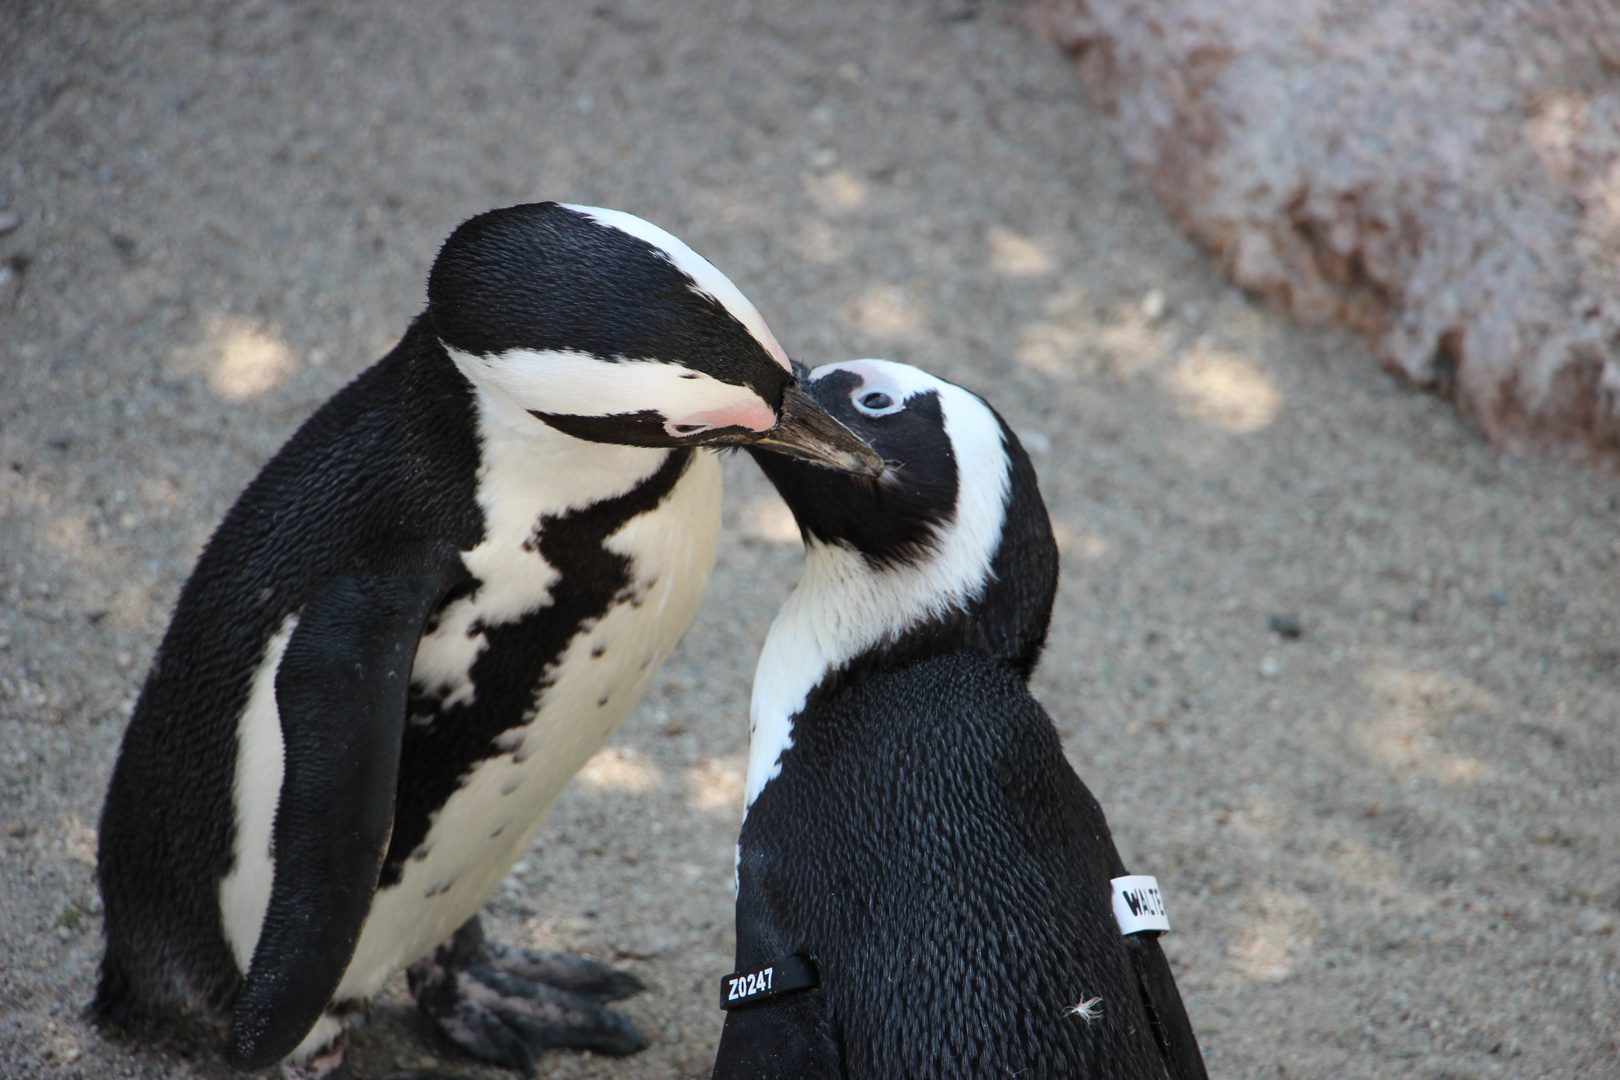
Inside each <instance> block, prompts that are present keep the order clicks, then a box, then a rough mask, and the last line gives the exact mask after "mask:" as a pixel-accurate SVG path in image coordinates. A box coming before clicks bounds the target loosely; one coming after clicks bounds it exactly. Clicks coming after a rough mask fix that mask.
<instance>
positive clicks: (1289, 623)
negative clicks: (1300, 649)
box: [1266, 611, 1305, 641]
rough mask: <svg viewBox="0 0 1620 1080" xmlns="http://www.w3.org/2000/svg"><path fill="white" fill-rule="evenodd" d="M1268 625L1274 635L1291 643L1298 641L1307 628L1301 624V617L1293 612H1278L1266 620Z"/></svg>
mask: <svg viewBox="0 0 1620 1080" xmlns="http://www.w3.org/2000/svg"><path fill="white" fill-rule="evenodd" d="M1266 625H1267V626H1269V627H1271V632H1272V633H1274V634H1276V635H1277V636H1278V637H1282V638H1287V639H1288V640H1289V641H1298V640H1299V636H1300V635H1301V634H1303V633H1304V632H1305V628H1304V627H1303V626H1301V625H1300V623H1299V616H1298V615H1296V614H1294V613H1293V612H1292V611H1279V612H1277V614H1275V615H1273V616H1272V617H1271V618H1269V619H1267V620H1266Z"/></svg>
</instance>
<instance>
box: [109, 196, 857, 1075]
mask: <svg viewBox="0 0 1620 1080" xmlns="http://www.w3.org/2000/svg"><path fill="white" fill-rule="evenodd" d="M741 445H750V446H757V447H767V448H769V449H770V451H772V452H776V453H782V454H787V455H797V456H798V457H799V458H800V459H803V460H806V461H814V462H818V463H819V464H820V465H821V466H830V467H831V468H836V469H845V470H851V471H856V472H863V471H864V472H867V473H869V474H875V473H876V472H879V471H881V468H882V462H881V460H880V459H878V458H877V457H876V456H875V455H874V454H873V453H872V452H871V451H870V450H869V449H868V448H867V447H865V446H864V444H862V443H861V442H860V441H859V440H858V439H856V438H854V437H853V436H852V435H850V434H849V432H848V431H846V430H845V429H843V428H842V427H841V426H840V425H839V424H838V423H837V422H836V421H833V420H832V419H831V418H830V417H829V416H827V414H826V413H825V411H824V410H822V409H821V408H820V407H819V406H817V405H815V404H814V402H812V401H811V400H810V398H809V397H808V396H807V395H806V394H805V393H804V392H803V390H802V389H801V388H800V387H799V386H798V384H797V382H796V380H795V378H794V376H793V373H792V370H791V365H790V364H789V362H788V359H787V357H786V355H785V354H784V353H783V351H782V348H781V347H780V346H779V345H778V344H777V342H776V339H775V338H774V337H773V336H772V334H771V332H770V330H769V329H768V328H767V327H766V325H765V322H764V320H763V319H761V318H760V315H759V313H758V311H756V310H755V308H754V306H753V305H752V304H750V303H749V302H748V300H747V299H746V298H744V296H743V295H742V293H741V292H739V291H738V289H737V287H736V286H735V285H733V284H732V283H731V282H730V281H729V280H727V279H726V277H724V276H723V275H722V274H721V273H720V272H719V271H718V270H716V269H715V268H714V267H713V266H711V265H710V264H709V263H708V262H706V261H705V260H704V259H702V258H701V257H700V256H698V255H697V254H696V253H695V252H694V251H692V249H690V248H689V247H687V246H686V245H685V244H683V243H682V242H681V241H679V240H677V239H676V238H675V237H673V236H671V235H670V234H668V233H667V232H664V231H663V230H662V229H659V228H657V227H655V226H653V225H651V224H649V223H647V222H645V221H642V220H641V219H639V218H636V217H632V216H631V215H629V214H626V213H622V212H618V211H614V210H602V209H596V208H592V207H583V206H566V205H559V204H555V203H540V204H535V205H526V206H514V207H509V208H506V209H501V210H494V211H490V212H489V213H485V214H482V215H479V216H478V217H474V218H472V219H471V220H469V221H467V222H465V223H464V224H462V225H461V226H460V227H459V228H457V229H456V230H455V232H454V234H453V235H451V237H450V238H449V240H448V241H446V243H445V245H444V247H443V249H442V250H441V251H440V252H439V255H438V258H437V260H436V261H435V263H434V265H433V268H432V271H431V274H430V276H429V280H428V304H427V308H426V310H425V311H424V312H423V314H421V315H420V316H419V317H417V318H416V319H415V321H414V322H413V323H412V324H411V326H410V327H409V329H408V330H407V331H406V332H405V335H404V337H403V338H402V339H401V341H400V342H399V344H398V345H397V346H396V347H395V348H394V349H393V351H391V352H390V353H389V354H388V355H387V356H385V357H384V358H383V359H382V360H380V361H379V362H378V363H377V364H376V365H374V366H373V367H371V368H370V369H368V370H367V371H365V372H364V373H363V374H361V375H360V376H359V377H358V378H357V379H356V380H355V381H354V382H353V383H351V384H350V385H349V386H347V387H346V388H345V389H343V390H341V391H339V392H338V393H337V395H336V396H334V397H333V398H332V399H331V400H330V401H329V402H327V403H326V404H325V405H324V406H323V407H322V408H321V409H319V410H318V411H317V412H316V413H315V414H314V415H313V416H312V417H311V418H310V419H309V420H308V421H307V422H306V423H305V424H304V425H303V426H302V427H301V428H300V429H299V430H298V431H297V433H296V434H294V435H293V437H292V438H291V439H290V440H289V441H288V442H287V444H286V445H285V446H284V447H283V448H282V449H281V450H280V452H278V453H277V454H276V455H275V457H274V458H273V459H272V460H271V461H270V463H269V464H267V465H266V466H265V467H264V469H263V471H262V472H261V473H260V474H259V476H258V477H257V478H256V479H255V480H254V481H253V482H252V483H251V484H250V485H249V486H248V487H247V489H246V490H245V491H244V492H243V494H242V495H241V497H240V498H239V499H238V500H237V502H236V504H235V505H234V506H233V507H232V509H231V510H230V512H229V513H228V514H227V515H226V516H225V519H224V521H223V523H221V525H220V526H219V528H218V530H217V531H216V532H215V534H214V536H213V538H212V539H211V540H210V542H209V544H208V546H207V548H206V550H205V551H204V552H203V554H202V557H201V558H200V559H199V561H198V563H197V566H196V568H195V570H194V571H193V573H192V575H191V577H190V579H189V580H188V581H187V582H186V584H185V586H184V588H183V589H182V591H181V594H180V599H179V602H178V604H177V606H176V608H175V612H174V616H173V619H172V621H171V622H170V625H169V628H168V631H167V633H166V634H165V636H164V638H163V642H162V645H161V647H160V648H159V650H158V653H157V656H156V658H155V660H154V661H153V665H152V669H151V671H150V673H149V674H148V676H147V679H146V683H145V686H144V689H143V690H142V693H141V695H140V699H139V701H138V703H137V705H136V708H135V712H134V715H133V717H132V719H131V721H130V724H129V728H128V731H127V732H126V734H125V736H124V742H123V746H122V749H121V751H120V754H119V758H118V762H117V765H116V767H115V769H114V771H113V777H112V782H111V785H110V788H109V790H108V793H107V801H106V806H105V809H104V811H103V813H102V819H101V834H100V856H99V871H98V876H99V880H100V885H101V890H102V895H103V897H104V903H105V933H106V954H105V957H104V959H103V962H102V971H101V981H100V986H99V988H98V991H97V995H96V999H95V1001H94V1002H93V1004H92V1005H91V1010H90V1011H91V1014H92V1015H93V1016H95V1017H98V1018H101V1019H104V1020H107V1019H117V1018H119V1017H121V1016H124V1015H127V1014H130V1013H132V1012H150V1011H154V1010H165V1009H168V1008H173V1007H182V1008H184V1007H200V1008H202V1009H203V1010H204V1011H206V1012H208V1013H210V1014H212V1015H214V1016H216V1017H220V1018H225V1017H229V1018H230V1035H229V1041H228V1044H227V1048H226V1060H227V1061H228V1062H229V1063H230V1064H231V1065H233V1066H235V1067H237V1068H241V1069H258V1068H262V1067H264V1066H266V1065H270V1064H273V1063H275V1062H276V1061H278V1060H282V1059H288V1062H287V1064H286V1065H285V1068H286V1070H287V1071H289V1072H290V1073H294V1074H298V1073H302V1074H310V1075H320V1074H321V1073H323V1072H324V1071H330V1070H332V1069H335V1068H338V1067H339V1066H340V1065H341V1054H342V1047H343V1037H342V1032H343V1023H344V1018H345V1016H346V1015H347V1014H349V1013H351V1012H354V1011H356V1010H358V1009H359V1008H361V1007H363V1005H364V1002H365V1000H366V998H367V997H368V996H369V995H371V994H373V993H375V992H376V991H377V989H378V988H379V987H380V986H381V984H382V982H383V980H384V979H386V978H387V977H388V976H389V975H390V974H391V973H393V972H395V971H397V970H399V969H400V968H402V967H405V966H407V965H412V964H417V967H415V968H413V969H412V971H411V976H412V983H413V990H414V991H415V992H416V995H417V999H418V1002H419V1003H420V1005H421V1006H422V1008H423V1009H424V1011H426V1012H428V1013H429V1015H431V1016H433V1017H434V1019H436V1020H437V1021H438V1022H439V1024H440V1026H441V1027H442V1028H443V1029H444V1030H445V1031H446V1033H447V1034H449V1035H450V1037H451V1038H453V1039H455V1040H456V1041H457V1042H458V1043H459V1044H460V1045H462V1046H463V1047H465V1048H467V1049H468V1050H470V1051H471V1052H473V1053H475V1054H479V1055H481V1056H484V1057H486V1058H489V1059H492V1060H495V1061H498V1062H503V1063H505V1064H508V1065H511V1066H513V1067H517V1068H523V1069H528V1068H529V1067H530V1063H531V1059H532V1057H533V1055H534V1054H535V1053H536V1052H537V1051H539V1050H540V1049H541V1048H544V1047H548V1046H558V1045H561V1046H581V1047H589V1048H592V1049H594V1050H597V1051H599V1052H603V1053H610V1054H620V1053H628V1052H632V1051H634V1050H637V1049H639V1048H640V1047H642V1046H643V1045H645V1043H644V1040H643V1039H642V1037H641V1036H640V1034H639V1033H638V1032H636V1030H635V1029H634V1028H633V1027H632V1026H631V1025H630V1024H628V1023H627V1022H626V1021H624V1020H623V1019H622V1018H620V1017H618V1016H616V1015H614V1014H612V1013H610V1012H608V1011H606V1010H605V1009H603V1008H602V1007H601V1005H602V1002H604V1001H607V1000H611V999H613V998H616V997H622V996H624V995H625V994H628V993H632V992H634V991H635V990H637V989H639V988H640V984H639V983H638V982H637V981H636V980H635V979H634V978H633V977H631V976H629V975H626V974H623V973H618V972H614V971H612V970H611V969H608V968H606V967H604V966H602V965H593V964H591V963H589V962H586V961H580V960H576V959H574V958H570V957H564V956H560V955H542V954H536V953H530V952H527V951H525V950H518V949H508V948H503V947H499V946H495V945H489V944H486V943H485V942H484V941H483V937H482V933H481V930H480V927H479V926H478V923H477V919H476V913H477V911H478V909H479V907H480V905H481V904H482V903H483V901H484V899H485V898H486V897H487V896H488V895H489V894H490V892H491V891H492V890H493V889H494V887H495V886H496V884H497V883H499V882H500V881H501V879H502V878H503V877H504V876H505V874H506V873H507V871H508V869H509V868H510V867H511V865H512V864H513V862H514V861H516V859H517V858H518V856H519V855H520V854H521V853H522V852H523V851H524V849H525V848H526V846H527V845H528V843H529V841H530V838H531V836H532V835H533V834H534V832H535V829H536V827H537V826H538V825H539V823H540V821H541V820H542V819H543V818H544V817H545V815H546V813H547V811H548V810H549V809H550V807H551V805H552V803H553V801H554V800H555V799H556V798H557V795H558V793H559V792H560V791H561V789H562V788H563V786H564V785H565V784H566V783H567V781H568V779H569V778H570V777H572V776H573V775H574V773H575V771H576V770H578V769H579V768H580V766H581V765H582V764H583V763H584V762H585V761H586V759H587V758H589V757H590V756H591V755H592V754H593V753H595V752H596V750H597V749H599V748H600V747H601V746H602V745H603V743H604V742H606V740H607V739H608V737H609V736H610V735H611V734H612V733H613V731H614V729H615V728H616V727H617V726H618V725H619V723H620V721H622V720H623V719H624V718H625V716H626V714H627V713H628V712H629V711H630V709H631V707H632V706H633V705H634V704H635V703H636V701H637V700H638V699H639V698H640V697H641V696H642V694H643V692H644V691H645V690H646V689H647V686H648V683H649V682H650V681H651V679H652V677H653V675H654V674H655V673H656V672H657V670H658V668H659V665H661V664H662V663H663V662H664V659H665V658H666V657H667V656H668V655H669V653H670V650H671V649H672V648H673V647H674V646H675V643H676V640H677V639H678V638H679V637H680V636H681V634H682V632H683V631H685V629H686V627H687V624H688V622H689V621H690V620H691V618H692V615H693V612H694V610H695V609H696V607H697V604H698V600H699V597H700V596H701V595H702V593H703V590H704V587H705V585H706V584H707V582H708V578H709V574H710V571H711V570H712V568H713V564H714V557H715V548H716V544H717V537H718V532H719V527H720V471H719V465H718V463H717V458H716V452H715V451H714V450H713V449H710V448H712V447H720V446H741ZM458 928H459V930H458ZM447 939H449V940H448V941H447ZM441 942H445V945H444V946H443V947H441V948H440V949H439V950H438V951H437V952H433V955H432V956H428V954H429V953H430V952H432V951H433V950H434V949H435V946H439V945H440V943H441ZM424 957H427V959H424ZM418 962H420V963H418ZM312 1061H313V1063H311V1062H312Z"/></svg>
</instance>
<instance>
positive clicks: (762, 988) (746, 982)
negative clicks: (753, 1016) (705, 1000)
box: [720, 956, 821, 1009]
mask: <svg viewBox="0 0 1620 1080" xmlns="http://www.w3.org/2000/svg"><path fill="white" fill-rule="evenodd" d="M820 985H821V976H820V974H819V973H818V972H817V971H816V964H815V961H813V960H811V959H810V958H809V957H806V956H784V957H782V958H781V959H779V960H772V961H771V962H770V963H769V964H766V965H764V966H763V967H758V968H755V969H754V970H752V971H734V972H732V973H731V974H730V975H727V976H726V977H725V978H723V979H721V980H720V1007H721V1008H722V1009H740V1008H742V1007H743V1006H744V1005H757V1004H759V1003H760V1002H763V1001H770V1000H771V999H772V998H777V997H781V996H782V995H783V994H787V993H791V992H793V991H794V990H810V989H813V988H814V987H817V986H820Z"/></svg>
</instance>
